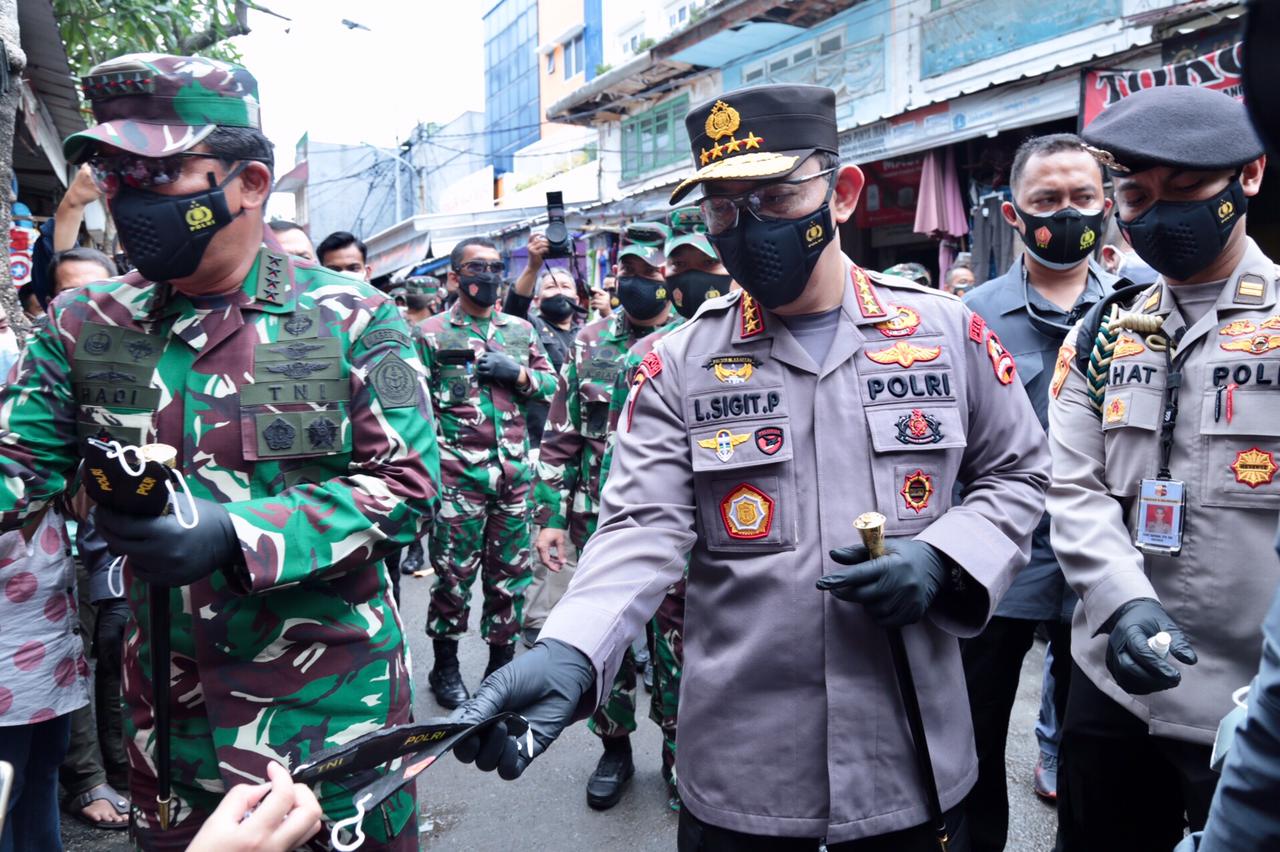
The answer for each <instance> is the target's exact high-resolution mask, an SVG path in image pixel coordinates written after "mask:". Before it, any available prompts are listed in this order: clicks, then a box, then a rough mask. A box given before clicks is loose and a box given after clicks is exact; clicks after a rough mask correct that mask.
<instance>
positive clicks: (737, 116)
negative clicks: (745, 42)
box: [671, 85, 840, 204]
mask: <svg viewBox="0 0 1280 852" xmlns="http://www.w3.org/2000/svg"><path fill="white" fill-rule="evenodd" d="M684 123H685V127H686V128H687V129H688V131H689V144H690V146H691V147H692V149H693V162H694V166H695V167H696V168H697V169H698V171H697V172H696V173H694V174H693V175H692V176H691V177H689V178H688V179H686V180H684V181H682V182H681V183H680V185H679V186H677V187H676V188H675V191H674V192H672V194H671V203H672V204H675V203H676V202H677V201H679V200H680V199H681V198H683V197H684V196H685V195H687V194H688V193H689V190H691V189H693V188H694V187H695V186H697V185H698V184H700V183H706V182H707V181H719V180H772V179H775V178H780V177H784V176H785V175H788V174H790V173H791V172H793V171H795V169H796V167H797V166H799V165H800V164H801V163H803V162H804V161H805V159H806V158H808V156H809V155H810V154H812V153H813V152H814V151H830V152H831V153H833V154H837V153H839V152H840V142H839V138H838V137H839V133H838V131H837V130H836V93H835V92H833V91H832V90H831V89H829V88H827V87H826V86H799V85H797V86H781V85H780V86H772V85H770V86H752V87H750V88H746V89H737V90H735V91H732V92H726V93H725V94H723V95H721V96H720V97H718V98H712V99H711V100H709V101H707V102H705V103H702V104H699V105H698V106H696V107H694V108H693V109H691V110H690V111H689V115H688V116H687V117H686V118H685V120H684Z"/></svg>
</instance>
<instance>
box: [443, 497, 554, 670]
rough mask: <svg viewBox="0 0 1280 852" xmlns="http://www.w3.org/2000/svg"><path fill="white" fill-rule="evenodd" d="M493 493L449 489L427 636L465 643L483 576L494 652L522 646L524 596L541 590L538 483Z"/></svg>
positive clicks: (486, 633) (485, 633)
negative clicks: (536, 571)
mask: <svg viewBox="0 0 1280 852" xmlns="http://www.w3.org/2000/svg"><path fill="white" fill-rule="evenodd" d="M491 481H495V484H494V486H493V487H492V488H489V487H484V488H475V487H458V486H448V485H446V486H445V487H444V488H443V489H441V494H440V498H441V502H440V513H439V515H438V516H437V517H436V520H435V524H434V526H433V527H432V530H431V543H430V544H431V546H430V551H431V567H432V568H433V569H435V575H436V580H435V585H434V586H432V587H431V605H430V607H429V608H428V610H427V635H429V636H431V637H432V638H433V639H447V638H453V637H457V636H460V635H461V634H463V633H465V632H466V630H467V620H468V618H469V617H470V615H471V584H472V583H474V582H475V579H476V574H477V573H478V574H480V577H481V584H482V588H483V592H484V608H483V609H482V610H481V615H480V635H481V636H482V637H483V638H484V639H485V641H486V642H488V643H489V644H490V645H499V646H501V645H510V644H512V643H514V642H515V641H516V636H517V634H518V633H519V631H520V625H521V622H522V620H523V618H524V593H525V589H527V588H528V587H529V584H530V583H531V582H533V564H532V560H531V559H530V545H531V541H530V539H531V536H532V530H533V528H532V524H531V518H530V514H529V491H530V488H531V484H530V482H529V481H528V480H527V479H526V480H524V481H523V482H518V483H514V484H513V483H512V482H511V481H510V480H509V479H507V478H506V477H502V476H496V477H493V478H492V480H491Z"/></svg>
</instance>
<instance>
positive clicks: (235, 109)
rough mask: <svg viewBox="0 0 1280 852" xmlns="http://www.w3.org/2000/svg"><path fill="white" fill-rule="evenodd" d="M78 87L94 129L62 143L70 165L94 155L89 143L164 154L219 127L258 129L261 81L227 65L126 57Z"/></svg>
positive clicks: (182, 58)
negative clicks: (87, 105)
mask: <svg viewBox="0 0 1280 852" xmlns="http://www.w3.org/2000/svg"><path fill="white" fill-rule="evenodd" d="M80 85H81V87H82V88H83V90H84V96H85V98H86V99H88V101H89V103H90V104H91V105H92V107H93V117H94V118H95V119H97V120H98V124H96V125H94V126H93V127H90V128H89V129H87V130H82V131H80V132H79V133H73V134H71V135H70V136H68V137H67V139H66V141H64V142H63V143H62V150H63V153H64V154H66V156H67V159H68V160H71V161H72V162H79V161H81V160H83V159H85V158H87V157H88V156H89V155H91V154H92V153H93V149H94V148H95V147H96V146H95V144H94V143H105V144H107V145H111V146H113V147H116V148H119V149H121V150H123V151H128V152H129V153H131V154H140V155H141V156H144V157H167V156H169V155H170V154H178V153H181V152H183V151H187V150H190V149H191V148H193V147H195V146H196V145H198V144H199V143H200V142H201V140H203V139H204V138H205V137H206V136H208V135H209V134H210V133H212V132H213V131H214V130H215V129H216V128H218V127H251V128H254V129H256V130H261V129H262V117H261V114H260V112H259V109H258V81H257V80H255V79H254V78H253V75H252V74H250V73H249V72H248V71H247V70H246V69H244V68H243V67H241V66H239V65H235V64H232V63H230V62H222V61H219V60H217V59H207V58H205V57H203V56H167V55H163V54H158V53H131V54H127V55H125V56H118V57H116V58H115V59H111V60H108V61H107V62H103V63H101V64H99V65H95V66H94V67H93V68H91V69H89V73H88V74H86V75H85V76H84V77H83V78H81V80H80Z"/></svg>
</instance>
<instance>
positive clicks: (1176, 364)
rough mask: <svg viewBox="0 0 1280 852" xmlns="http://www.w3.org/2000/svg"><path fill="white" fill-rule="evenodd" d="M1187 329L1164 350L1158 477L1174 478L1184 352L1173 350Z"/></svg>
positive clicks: (1175, 335) (1183, 329) (1181, 331)
mask: <svg viewBox="0 0 1280 852" xmlns="http://www.w3.org/2000/svg"><path fill="white" fill-rule="evenodd" d="M1186 330H1187V329H1186V327H1183V328H1180V329H1178V331H1177V333H1175V334H1174V336H1173V340H1171V341H1169V345H1168V346H1166V347H1165V350H1164V365H1165V383H1164V414H1163V416H1162V417H1161V418H1160V470H1159V472H1158V473H1157V474H1156V478H1157V479H1172V478H1173V475H1172V473H1171V472H1170V470H1169V462H1170V459H1171V458H1172V457H1173V430H1174V428H1175V427H1177V425H1178V393H1179V391H1180V389H1181V388H1182V353H1181V352H1180V353H1178V355H1177V356H1174V354H1173V350H1174V348H1175V347H1177V345H1178V344H1179V343H1180V342H1182V335H1183V333H1185V332H1186Z"/></svg>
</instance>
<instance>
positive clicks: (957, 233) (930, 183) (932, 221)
mask: <svg viewBox="0 0 1280 852" xmlns="http://www.w3.org/2000/svg"><path fill="white" fill-rule="evenodd" d="M912 230H914V231H915V232H916V233H917V234H924V235H925V236H927V237H930V238H932V239H935V240H937V241H938V280H939V281H942V280H944V279H945V278H946V275H947V270H948V269H949V268H950V267H951V264H952V263H953V262H954V261H955V245H956V242H955V241H957V240H959V239H960V238H961V237H963V236H964V235H965V234H968V233H969V217H968V215H967V213H966V212H965V204H964V198H963V197H962V196H961V195H960V179H959V177H958V176H957V175H956V157H955V149H954V148H952V147H951V146H947V148H946V152H945V153H943V152H942V151H940V150H933V151H930V152H929V153H928V154H926V155H925V158H924V165H923V166H922V168H921V173H920V195H919V199H918V200H917V202H916V221H915V227H914V228H913V229H912Z"/></svg>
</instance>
